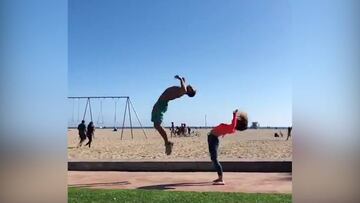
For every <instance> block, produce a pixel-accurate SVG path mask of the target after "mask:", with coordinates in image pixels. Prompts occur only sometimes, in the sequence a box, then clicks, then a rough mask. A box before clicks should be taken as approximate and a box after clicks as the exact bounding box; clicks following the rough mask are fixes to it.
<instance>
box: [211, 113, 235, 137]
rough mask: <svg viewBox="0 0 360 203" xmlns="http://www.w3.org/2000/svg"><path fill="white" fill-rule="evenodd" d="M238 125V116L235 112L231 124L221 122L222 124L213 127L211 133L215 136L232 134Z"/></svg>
mask: <svg viewBox="0 0 360 203" xmlns="http://www.w3.org/2000/svg"><path fill="white" fill-rule="evenodd" d="M236 125H237V118H236V114H235V113H234V114H233V119H232V122H231V124H230V125H229V124H225V123H221V124H220V125H218V126H216V127H215V128H213V129H212V131H211V133H212V134H213V135H215V136H218V137H219V136H223V137H224V136H225V134H231V133H234V132H235V128H236Z"/></svg>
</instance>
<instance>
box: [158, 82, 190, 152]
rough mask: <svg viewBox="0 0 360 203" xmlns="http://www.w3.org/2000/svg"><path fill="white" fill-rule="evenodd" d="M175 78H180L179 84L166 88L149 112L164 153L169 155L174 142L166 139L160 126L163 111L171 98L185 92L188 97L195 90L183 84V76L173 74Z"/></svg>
mask: <svg viewBox="0 0 360 203" xmlns="http://www.w3.org/2000/svg"><path fill="white" fill-rule="evenodd" d="M175 78H176V79H178V80H180V87H179V86H172V87H169V88H167V89H166V90H165V91H164V92H163V93H162V94H161V95H160V97H159V99H158V100H157V102H156V103H155V105H154V107H153V109H152V112H151V121H152V122H153V123H154V128H155V129H156V130H157V131H158V132H159V133H160V135H161V136H162V138H163V139H164V143H165V153H166V155H170V154H171V152H172V147H173V145H174V143H172V142H170V141H169V140H168V137H167V134H166V131H165V130H164V128H163V127H162V126H161V123H162V121H163V117H164V113H165V112H166V111H167V108H168V103H169V101H171V100H174V99H177V98H180V97H182V96H184V95H185V94H186V95H188V96H189V97H194V96H195V94H196V90H195V89H194V88H193V87H192V86H191V85H186V84H185V78H183V77H180V76H178V75H176V76H175Z"/></svg>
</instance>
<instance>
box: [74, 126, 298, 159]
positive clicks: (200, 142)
mask: <svg viewBox="0 0 360 203" xmlns="http://www.w3.org/2000/svg"><path fill="white" fill-rule="evenodd" d="M209 131H210V129H200V130H196V133H195V134H196V135H195V134H193V135H192V136H190V137H172V138H171V137H170V133H169V131H168V133H169V138H170V140H171V141H173V142H174V148H173V153H172V154H171V155H170V156H167V155H166V154H165V147H164V142H163V140H162V138H161V136H160V135H159V134H158V133H157V132H156V131H155V130H154V129H145V132H146V134H147V137H148V139H145V136H144V134H143V132H142V130H140V129H134V131H133V132H134V139H131V133H130V129H126V130H124V134H123V139H122V140H121V129H120V130H119V131H117V132H113V131H112V129H96V131H95V138H94V140H93V143H92V146H91V148H88V147H87V146H84V145H83V147H81V148H76V146H77V144H78V142H79V137H78V135H77V130H75V129H69V130H68V159H69V160H149V161H156V160H159V161H163V160H209V152H208V146H207V133H208V132H209ZM275 132H279V130H272V129H257V130H255V129H249V130H246V131H243V132H236V133H235V134H232V135H227V136H225V137H224V138H220V147H219V159H221V160H291V159H292V139H291V138H290V139H289V140H288V141H286V134H287V131H286V130H282V133H283V134H284V137H279V138H275V137H274V133H275ZM84 144H85V143H84Z"/></svg>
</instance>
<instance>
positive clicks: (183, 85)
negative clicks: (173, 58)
mask: <svg viewBox="0 0 360 203" xmlns="http://www.w3.org/2000/svg"><path fill="white" fill-rule="evenodd" d="M175 78H176V79H178V80H180V86H181V89H182V90H183V91H184V93H186V91H187V90H186V84H185V78H184V77H182V78H181V77H180V76H179V75H175Z"/></svg>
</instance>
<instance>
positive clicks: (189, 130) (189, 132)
mask: <svg viewBox="0 0 360 203" xmlns="http://www.w3.org/2000/svg"><path fill="white" fill-rule="evenodd" d="M187 130H188V135H190V134H191V128H190V127H188V128H187Z"/></svg>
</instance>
